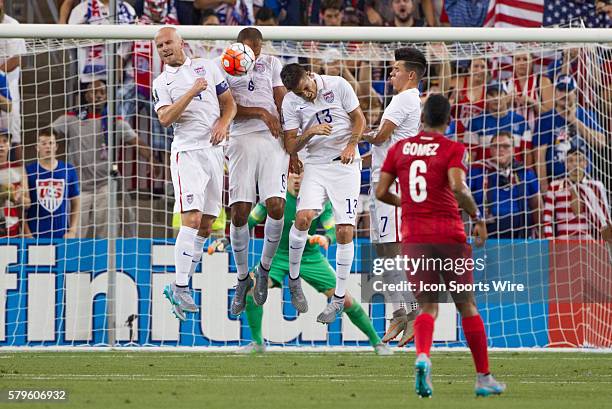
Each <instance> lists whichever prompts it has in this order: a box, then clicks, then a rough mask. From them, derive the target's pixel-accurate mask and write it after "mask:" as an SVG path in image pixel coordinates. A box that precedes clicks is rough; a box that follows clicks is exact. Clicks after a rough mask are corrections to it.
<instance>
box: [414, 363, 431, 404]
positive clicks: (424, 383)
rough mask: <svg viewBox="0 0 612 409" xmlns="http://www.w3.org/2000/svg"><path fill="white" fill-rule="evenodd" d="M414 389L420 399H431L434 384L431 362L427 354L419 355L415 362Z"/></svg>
mask: <svg viewBox="0 0 612 409" xmlns="http://www.w3.org/2000/svg"><path fill="white" fill-rule="evenodd" d="M414 372H415V380H414V389H415V391H416V393H417V395H419V397H420V398H431V395H433V384H432V383H431V361H430V360H429V357H428V356H427V355H425V354H419V356H418V357H417V359H416V361H415V362H414Z"/></svg>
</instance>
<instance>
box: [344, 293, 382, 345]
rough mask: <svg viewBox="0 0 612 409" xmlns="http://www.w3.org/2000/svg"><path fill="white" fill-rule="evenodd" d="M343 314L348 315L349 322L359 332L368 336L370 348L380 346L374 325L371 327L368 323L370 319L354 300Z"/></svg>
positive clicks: (370, 322)
mask: <svg viewBox="0 0 612 409" xmlns="http://www.w3.org/2000/svg"><path fill="white" fill-rule="evenodd" d="M344 312H345V313H346V315H348V317H349V319H350V320H351V322H352V323H353V324H355V326H356V327H357V328H359V329H360V330H361V332H363V333H364V334H366V335H367V336H368V339H369V340H370V344H372V346H374V345H376V344H380V342H381V341H380V337H379V336H378V334H377V333H376V330H375V329H374V325H372V321H370V317H368V314H366V312H365V311H364V310H363V308H362V307H361V305H360V304H359V303H358V302H357V300H355V298H353V304H352V305H351V306H350V307H348V308H345V309H344Z"/></svg>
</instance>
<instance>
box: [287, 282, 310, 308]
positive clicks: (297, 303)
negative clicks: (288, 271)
mask: <svg viewBox="0 0 612 409" xmlns="http://www.w3.org/2000/svg"><path fill="white" fill-rule="evenodd" d="M289 293H290V294H291V305H293V307H294V308H295V309H296V310H297V311H298V312H301V313H302V314H304V313H305V312H307V311H308V301H306V297H305V296H304V292H303V291H302V282H301V281H300V278H299V277H298V278H296V279H295V280H294V279H292V278H289Z"/></svg>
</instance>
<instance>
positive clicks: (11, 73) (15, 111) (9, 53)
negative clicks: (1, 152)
mask: <svg viewBox="0 0 612 409" xmlns="http://www.w3.org/2000/svg"><path fill="white" fill-rule="evenodd" d="M0 24H19V22H18V21H17V20H15V19H14V18H12V17H11V16H8V15H6V14H5V13H4V0H0ZM25 53H26V45H25V41H24V40H23V39H22V38H3V39H0V71H2V72H3V73H5V74H6V79H7V81H8V89H9V94H10V100H11V109H10V110H8V111H7V112H9V113H8V124H6V125H7V126H6V127H7V129H8V130H9V132H10V133H11V141H12V144H13V149H14V155H13V158H14V159H17V160H20V159H21V158H22V157H23V152H22V146H21V94H20V92H19V79H20V77H21V55H22V54H25ZM2 126H5V124H2Z"/></svg>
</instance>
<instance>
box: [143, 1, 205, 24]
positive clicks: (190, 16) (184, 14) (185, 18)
mask: <svg viewBox="0 0 612 409" xmlns="http://www.w3.org/2000/svg"><path fill="white" fill-rule="evenodd" d="M132 3H133V4H134V9H135V11H136V15H137V16H138V17H139V18H140V17H142V16H143V15H144V14H145V12H146V7H147V3H149V4H161V3H165V4H164V5H165V9H166V11H165V13H167V14H172V15H174V16H175V17H176V18H177V21H178V23H177V24H183V25H195V24H198V23H199V22H200V14H199V13H198V10H196V9H195V7H194V6H193V0H136V1H135V2H132Z"/></svg>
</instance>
